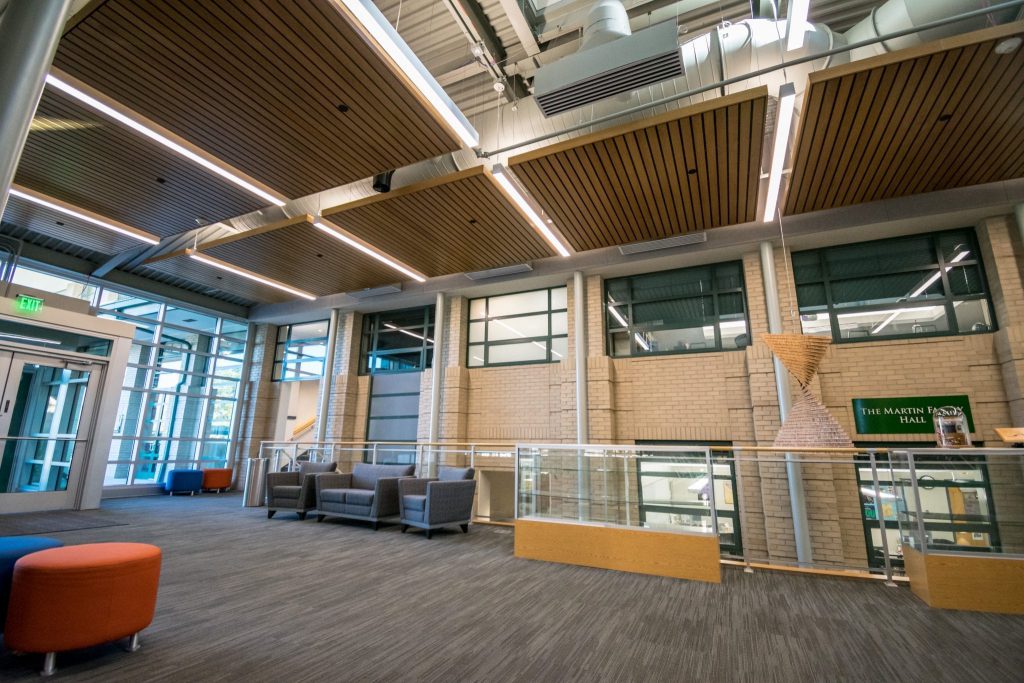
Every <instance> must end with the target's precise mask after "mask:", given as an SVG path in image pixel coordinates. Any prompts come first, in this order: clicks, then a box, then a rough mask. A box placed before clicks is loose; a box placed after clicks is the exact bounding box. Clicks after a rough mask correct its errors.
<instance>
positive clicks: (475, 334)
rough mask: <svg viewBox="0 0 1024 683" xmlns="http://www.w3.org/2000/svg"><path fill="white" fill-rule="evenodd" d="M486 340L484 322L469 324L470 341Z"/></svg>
mask: <svg viewBox="0 0 1024 683" xmlns="http://www.w3.org/2000/svg"><path fill="white" fill-rule="evenodd" d="M483 340H484V323H482V322H480V323H470V324H469V341H471V342H482V341H483Z"/></svg>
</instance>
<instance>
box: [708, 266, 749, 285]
mask: <svg viewBox="0 0 1024 683" xmlns="http://www.w3.org/2000/svg"><path fill="white" fill-rule="evenodd" d="M714 270H715V284H716V285H717V286H718V288H719V289H739V288H740V287H742V286H743V266H742V264H740V263H738V262H737V263H723V264H720V265H717V266H715V267H714Z"/></svg>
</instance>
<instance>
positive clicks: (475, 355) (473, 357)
mask: <svg viewBox="0 0 1024 683" xmlns="http://www.w3.org/2000/svg"><path fill="white" fill-rule="evenodd" d="M483 364H484V347H483V345H482V344H478V345H473V346H470V347H469V362H468V363H467V365H469V367H471V368H479V367H481V366H483Z"/></svg>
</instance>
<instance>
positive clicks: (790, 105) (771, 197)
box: [764, 83, 796, 223]
mask: <svg viewBox="0 0 1024 683" xmlns="http://www.w3.org/2000/svg"><path fill="white" fill-rule="evenodd" d="M795 106H796V88H795V87H794V86H793V84H792V83H783V84H782V86H781V87H780V88H779V104H778V107H777V110H776V112H775V142H774V143H773V145H772V166H771V169H770V170H769V171H768V195H767V196H766V197H765V200H764V222H765V223H768V222H770V221H773V220H775V210H776V209H777V208H778V206H779V190H780V189H781V187H782V167H783V165H784V164H785V163H786V150H787V149H788V148H789V129H790V128H792V127H793V109H794V108H795Z"/></svg>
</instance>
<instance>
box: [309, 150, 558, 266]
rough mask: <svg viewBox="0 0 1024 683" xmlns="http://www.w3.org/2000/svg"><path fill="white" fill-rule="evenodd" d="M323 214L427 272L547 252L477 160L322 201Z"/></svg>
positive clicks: (505, 261) (528, 257)
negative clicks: (338, 202)
mask: <svg viewBox="0 0 1024 683" xmlns="http://www.w3.org/2000/svg"><path fill="white" fill-rule="evenodd" d="M323 214H324V215H332V216H333V217H334V220H335V222H337V224H338V225H340V226H342V227H343V228H344V229H345V230H347V231H348V232H350V233H352V234H353V235H356V236H357V237H359V238H360V239H362V240H364V241H365V242H368V243H370V244H373V245H374V246H375V247H377V248H378V249H380V250H382V251H384V252H385V253H387V254H389V255H391V256H392V257H394V258H397V259H398V260H399V261H402V262H404V263H406V264H408V265H410V266H412V267H413V268H415V269H416V270H419V271H420V272H422V273H423V274H425V275H428V276H430V277H436V276H438V275H448V274H451V273H464V272H472V271H477V270H487V269H489V268H497V267H499V266H507V265H511V264H515V263H523V262H526V261H530V260H533V259H539V258H546V257H548V256H553V255H554V251H552V249H551V248H550V247H549V246H548V245H547V243H546V242H545V241H544V240H543V238H541V237H540V236H539V235H538V234H537V232H536V231H535V230H534V229H533V228H532V227H531V226H530V224H529V223H528V222H527V221H526V219H525V218H523V216H522V215H521V214H520V213H519V211H518V209H516V208H515V207H514V206H513V205H512V204H511V203H509V202H508V201H507V200H506V199H505V196H504V195H503V194H502V192H501V190H500V189H499V188H498V186H497V184H496V182H495V180H494V179H493V177H492V176H491V175H490V173H489V172H488V171H486V170H485V169H484V168H483V167H482V166H477V167H474V168H470V169H466V170H465V171H460V172H458V173H454V174H451V175H448V176H443V177H440V178H435V179H433V180H430V181H427V182H424V183H418V184H415V185H410V186H408V187H404V188H400V189H397V190H394V191H392V192H388V193H385V194H377V195H374V196H372V197H367V198H365V199H361V200H358V201H355V202H351V203H349V204H345V205H343V206H339V207H335V208H331V209H326V210H325V211H324V212H323Z"/></svg>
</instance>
